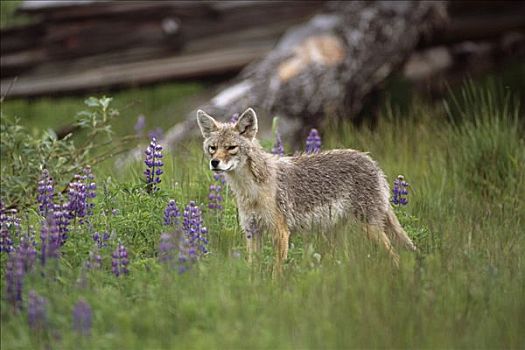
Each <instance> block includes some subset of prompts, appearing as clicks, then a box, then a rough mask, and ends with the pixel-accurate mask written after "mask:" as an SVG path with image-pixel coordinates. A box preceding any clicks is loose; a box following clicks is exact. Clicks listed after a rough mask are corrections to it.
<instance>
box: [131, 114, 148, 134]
mask: <svg viewBox="0 0 525 350" xmlns="http://www.w3.org/2000/svg"><path fill="white" fill-rule="evenodd" d="M145 126H146V117H145V116H144V115H142V114H141V115H139V116H138V117H137V122H136V123H135V127H134V128H135V133H136V134H137V136H138V137H142V135H143V134H144V127H145Z"/></svg>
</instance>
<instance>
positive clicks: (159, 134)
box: [148, 127, 164, 141]
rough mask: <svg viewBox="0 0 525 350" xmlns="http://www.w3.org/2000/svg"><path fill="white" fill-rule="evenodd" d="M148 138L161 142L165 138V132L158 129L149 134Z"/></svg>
mask: <svg viewBox="0 0 525 350" xmlns="http://www.w3.org/2000/svg"><path fill="white" fill-rule="evenodd" d="M148 137H149V138H150V139H156V140H159V141H160V140H162V138H163V137H164V130H162V128H161V127H156V128H155V129H152V130H150V131H149V132H148Z"/></svg>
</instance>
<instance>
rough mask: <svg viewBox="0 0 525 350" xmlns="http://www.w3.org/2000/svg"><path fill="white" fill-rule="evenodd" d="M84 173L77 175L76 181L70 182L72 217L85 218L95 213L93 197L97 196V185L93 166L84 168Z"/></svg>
mask: <svg viewBox="0 0 525 350" xmlns="http://www.w3.org/2000/svg"><path fill="white" fill-rule="evenodd" d="M83 173H84V174H83V175H78V174H77V175H75V177H74V181H73V182H71V183H70V184H69V188H68V195H69V205H68V209H69V214H70V217H71V218H84V217H85V216H86V215H92V214H93V207H94V204H93V203H92V199H93V198H95V197H96V189H97V185H96V184H95V182H94V179H95V176H94V175H93V173H92V172H91V167H89V166H87V167H85V168H84V169H83Z"/></svg>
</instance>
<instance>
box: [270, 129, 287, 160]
mask: <svg viewBox="0 0 525 350" xmlns="http://www.w3.org/2000/svg"><path fill="white" fill-rule="evenodd" d="M272 153H273V154H275V155H278V156H279V157H282V156H284V146H283V141H282V140H281V134H280V133H279V132H278V131H277V132H276V133H275V144H274V145H273V148H272Z"/></svg>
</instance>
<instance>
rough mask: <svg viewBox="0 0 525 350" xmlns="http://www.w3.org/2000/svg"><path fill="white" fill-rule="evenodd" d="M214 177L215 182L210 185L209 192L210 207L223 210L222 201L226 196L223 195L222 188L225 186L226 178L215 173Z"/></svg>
mask: <svg viewBox="0 0 525 350" xmlns="http://www.w3.org/2000/svg"><path fill="white" fill-rule="evenodd" d="M213 179H214V180H215V182H214V183H212V184H211V185H210V188H209V191H210V192H209V194H208V208H210V209H215V210H222V209H223V206H222V202H223V201H224V198H223V197H222V194H221V193H222V190H223V188H224V183H225V182H226V180H225V179H224V176H223V175H222V174H214V175H213Z"/></svg>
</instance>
